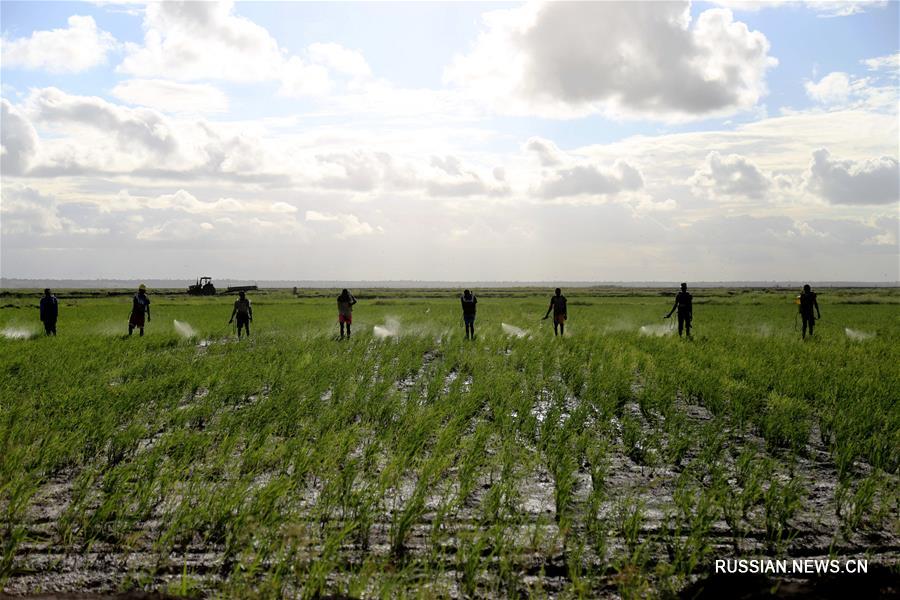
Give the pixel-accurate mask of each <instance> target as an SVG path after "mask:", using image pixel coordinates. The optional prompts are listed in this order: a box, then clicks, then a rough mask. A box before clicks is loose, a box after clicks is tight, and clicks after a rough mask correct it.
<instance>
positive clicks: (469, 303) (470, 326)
mask: <svg viewBox="0 0 900 600" xmlns="http://www.w3.org/2000/svg"><path fill="white" fill-rule="evenodd" d="M459 301H460V303H462V311H463V323H465V325H466V339H469V338H470V337H471V339H473V340H474V339H475V308H476V304H478V298H476V297H475V294H473V293H472V292H470V291H469V290H466V291H464V292H463V295H462V296H460V298H459Z"/></svg>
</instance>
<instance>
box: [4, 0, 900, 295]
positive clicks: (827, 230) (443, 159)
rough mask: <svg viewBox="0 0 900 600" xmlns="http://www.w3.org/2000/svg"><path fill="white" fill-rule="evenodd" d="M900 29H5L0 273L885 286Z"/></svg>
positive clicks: (726, 7) (505, 15)
mask: <svg viewBox="0 0 900 600" xmlns="http://www.w3.org/2000/svg"><path fill="white" fill-rule="evenodd" d="M898 10H900V3H898V2H860V3H854V4H847V3H834V2H818V3H815V2H809V3H804V2H793V3H780V2H773V3H769V4H766V5H759V4H752V3H739V2H738V3H729V2H722V3H706V2H700V3H693V4H688V3H673V2H670V3H656V4H650V3H640V2H634V3H600V4H597V3H594V4H590V3H577V4H549V5H544V4H518V3H375V2H372V3H349V2H348V3H315V2H309V3H294V2H253V3H237V4H232V3H224V4H218V5H216V6H214V5H187V6H185V7H182V6H181V5H180V4H179V3H177V2H173V3H167V4H164V5H150V6H149V7H147V6H144V5H142V4H140V3H127V4H118V3H97V4H93V3H70V2H60V3H55V2H42V3H30V2H3V3H2V4H0V11H2V35H3V54H2V64H0V67H2V70H0V75H2V96H3V101H4V105H3V119H4V122H3V130H4V141H3V144H4V146H3V147H4V163H3V171H2V183H3V185H2V191H3V197H2V205H0V206H2V210H3V234H2V239H0V246H2V250H3V254H2V257H0V267H2V269H0V270H2V274H3V276H6V277H24V276H33V277H51V276H55V277H66V276H72V277H75V276H79V277H81V276H97V277H99V276H106V277H131V276H148V277H149V276H153V277H159V276H172V277H176V276H177V277H188V276H191V274H192V273H193V272H194V271H195V270H197V269H199V270H204V271H209V270H211V269H212V270H216V269H219V270H220V272H221V273H222V275H223V276H232V277H247V276H254V275H256V276H259V277H263V276H265V277H266V278H272V279H291V278H303V279H310V278H323V279H335V278H341V277H345V278H348V279H378V278H390V279H401V278H403V279H405V278H413V279H414V278H422V279H442V278H444V279H466V278H469V279H472V280H489V279H532V280H533V279H554V278H559V279H569V280H571V279H579V280H628V279H632V280H646V279H687V278H691V277H693V278H696V279H707V280H710V279H722V280H727V279H774V278H785V279H787V278H790V279H803V278H810V279H832V280H834V279H871V280H886V281H895V280H898V279H900V262H898V261H900V259H898V248H897V237H898V236H897V234H898V213H897V201H898V198H897V196H898V192H897V186H898V184H897V178H898V175H897V125H898V120H897V91H898V64H897V56H898V49H900V13H898ZM73 16H74V20H73ZM688 17H689V18H688ZM867 61H868V62H867ZM573 223H574V224H577V225H573ZM732 228H734V230H735V231H736V232H741V233H743V232H748V233H752V236H751V237H749V238H748V239H746V240H743V239H741V236H740V235H734V236H731V237H728V236H725V237H721V236H718V235H711V234H710V233H709V232H710V231H715V232H718V231H730V230H731V229H732ZM238 244H240V245H241V246H243V247H245V248H250V249H251V250H250V251H245V250H241V251H236V250H235V249H234V248H235V247H236V245H238ZM760 245H764V246H765V251H762V250H760ZM199 247H202V248H204V249H209V248H212V249H214V250H213V251H206V250H204V251H203V252H198V251H197V248H199ZM111 248H116V249H117V252H116V253H115V256H111V255H110V253H109V249H111ZM413 248H414V249H415V250H411V249H413ZM685 249H688V250H687V251H688V252H690V253H692V254H696V255H697V256H700V257H702V258H698V259H697V260H693V261H690V263H689V264H687V265H685V264H683V261H679V260H678V258H677V257H678V256H679V255H680V254H683V253H684V252H685ZM554 253H561V254H564V255H565V256H567V257H571V258H570V259H567V260H566V261H563V263H562V264H561V263H560V261H555V260H553V259H552V256H553V254H554ZM147 254H153V255H154V256H155V257H157V258H156V259H155V260H154V263H153V265H154V266H153V267H150V266H149V265H146V266H144V267H143V268H144V269H145V271H143V272H141V273H132V272H131V271H132V270H133V269H134V266H133V265H134V264H135V259H136V257H140V256H145V255H147ZM293 255H296V256H297V257H298V259H297V260H289V259H287V258H286V257H291V256H293ZM345 255H346V256H347V257H351V256H352V257H354V258H353V259H349V258H348V259H346V260H344V259H341V258H338V259H337V260H334V258H335V257H342V256H345ZM522 256H529V257H530V258H531V260H529V261H528V263H527V264H520V263H522V261H521V260H517V258H519V257H522ZM198 257H199V258H198ZM460 258H462V259H463V260H459V259H460ZM823 258H825V259H826V260H823ZM257 263H260V264H263V265H267V266H265V267H263V268H264V270H265V274H264V275H263V274H262V273H260V267H259V265H258V264H257ZM335 263H336V264H335ZM465 265H469V266H468V267H467V266H465ZM257 274H258V275H257Z"/></svg>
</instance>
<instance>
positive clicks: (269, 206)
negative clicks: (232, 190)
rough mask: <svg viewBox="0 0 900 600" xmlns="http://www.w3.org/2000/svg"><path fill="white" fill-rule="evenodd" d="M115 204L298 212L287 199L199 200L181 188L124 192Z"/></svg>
mask: <svg viewBox="0 0 900 600" xmlns="http://www.w3.org/2000/svg"><path fill="white" fill-rule="evenodd" d="M116 207H117V208H120V209H128V208H130V209H131V210H134V209H135V208H137V207H145V208H151V209H158V210H177V211H182V212H186V213H191V214H206V215H208V214H215V213H256V214H264V213H276V214H291V213H296V212H297V207H296V206H293V205H290V204H288V203H286V202H267V201H265V200H255V199H254V200H247V199H236V198H219V199H218V200H213V201H211V202H206V201H202V200H198V199H197V198H196V197H195V196H194V195H193V194H191V193H190V192H187V191H185V190H178V191H176V192H175V193H174V194H162V195H160V196H155V197H150V198H142V197H135V196H132V195H130V194H128V193H127V192H123V193H120V194H119V196H118V198H117V203H116Z"/></svg>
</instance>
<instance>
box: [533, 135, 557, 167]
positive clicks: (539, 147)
mask: <svg viewBox="0 0 900 600" xmlns="http://www.w3.org/2000/svg"><path fill="white" fill-rule="evenodd" d="M525 150H527V151H528V152H534V153H535V154H536V155H537V157H538V160H540V161H541V166H542V167H554V166H556V165H558V164H560V163H561V162H562V160H561V159H560V151H559V148H557V147H556V144H554V143H553V142H551V141H550V140H545V139H543V138H539V137H533V138H530V139H529V140H528V141H527V142H525Z"/></svg>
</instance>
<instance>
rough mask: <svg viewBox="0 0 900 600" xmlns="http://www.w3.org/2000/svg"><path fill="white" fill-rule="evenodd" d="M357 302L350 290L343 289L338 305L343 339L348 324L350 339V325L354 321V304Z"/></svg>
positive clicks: (348, 336) (348, 337)
mask: <svg viewBox="0 0 900 600" xmlns="http://www.w3.org/2000/svg"><path fill="white" fill-rule="evenodd" d="M354 304H356V298H354V297H353V294H351V293H350V292H349V290H346V289H343V290H341V295H340V296H338V297H337V306H338V323H340V325H341V339H344V325H346V326H347V339H348V340H349V339H350V325H351V324H352V323H353V305H354Z"/></svg>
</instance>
